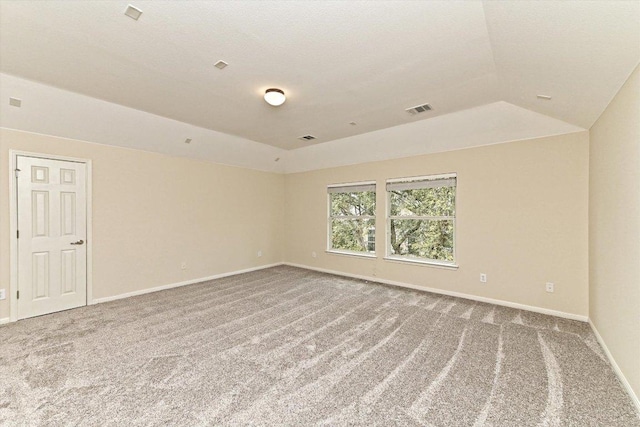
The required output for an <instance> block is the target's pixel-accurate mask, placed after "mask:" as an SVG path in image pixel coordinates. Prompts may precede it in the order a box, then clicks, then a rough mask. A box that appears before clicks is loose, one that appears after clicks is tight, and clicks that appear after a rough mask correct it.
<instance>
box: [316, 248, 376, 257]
mask: <svg viewBox="0 0 640 427" xmlns="http://www.w3.org/2000/svg"><path fill="white" fill-rule="evenodd" d="M325 252H326V253H328V254H332V255H346V256H354V257H357V258H377V257H378V256H377V255H376V254H374V253H371V252H356V251H345V250H339V249H327V250H326V251H325Z"/></svg>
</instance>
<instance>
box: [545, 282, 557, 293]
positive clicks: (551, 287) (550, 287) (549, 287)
mask: <svg viewBox="0 0 640 427" xmlns="http://www.w3.org/2000/svg"><path fill="white" fill-rule="evenodd" d="M545 289H546V290H547V292H551V293H553V291H555V285H554V284H553V283H551V282H547V284H546V286H545Z"/></svg>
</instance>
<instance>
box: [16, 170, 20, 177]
mask: <svg viewBox="0 0 640 427" xmlns="http://www.w3.org/2000/svg"><path fill="white" fill-rule="evenodd" d="M19 172H20V169H16V178H17V177H18V173H19Z"/></svg>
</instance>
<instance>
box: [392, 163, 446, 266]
mask: <svg viewBox="0 0 640 427" xmlns="http://www.w3.org/2000/svg"><path fill="white" fill-rule="evenodd" d="M451 178H454V179H455V180H456V186H455V188H456V191H455V201H456V204H455V215H454V216H453V217H449V216H398V215H395V216H393V217H392V216H391V194H390V193H391V192H390V191H389V190H387V184H393V183H400V182H415V181H435V180H440V179H451ZM385 193H386V194H385V202H386V206H385V217H386V220H385V255H384V259H385V260H387V261H394V262H401V263H410V264H420V265H426V266H431V267H439V268H446V269H457V268H458V254H457V247H458V244H457V234H458V233H457V230H458V226H457V225H458V224H457V217H458V174H457V173H455V172H452V173H445V174H434V175H424V176H414V177H404V178H392V179H387V180H386V182H385ZM392 219H399V220H402V219H414V220H422V221H425V220H426V221H428V220H451V221H453V261H451V262H449V261H442V260H436V259H429V258H420V257H410V256H407V255H396V254H393V253H392V248H391V220H392Z"/></svg>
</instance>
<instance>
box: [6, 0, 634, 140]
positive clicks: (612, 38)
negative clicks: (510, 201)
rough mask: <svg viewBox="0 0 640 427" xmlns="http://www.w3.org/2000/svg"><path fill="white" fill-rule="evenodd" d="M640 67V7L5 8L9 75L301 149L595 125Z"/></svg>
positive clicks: (36, 4)
mask: <svg viewBox="0 0 640 427" xmlns="http://www.w3.org/2000/svg"><path fill="white" fill-rule="evenodd" d="M129 3H131V4H133V5H134V6H135V7H137V8H139V9H141V10H142V11H143V13H142V16H141V17H140V18H139V19H138V20H137V21H136V20H133V19H131V18H129V17H127V16H125V15H124V11H125V9H126V7H127V5H128V4H129ZM218 60H224V61H226V62H227V63H228V64H229V65H228V67H226V68H225V69H222V70H219V69H217V68H215V67H214V64H215V63H216V61H218ZM639 61H640V2H638V1H590V2H584V1H545V2H539V1H531V2H530V1H484V2H480V1H424V2H382V1H379V2H377V1H376V2H373V1H362V2H359V1H349V2H342V1H336V2H334V1H320V2H307V1H298V2H287V1H277V2H275V1H274V2H253V1H250V2H245V1H234V2H231V1H230V2H211V1H189V2H181V1H139V0H130V1H82V2H75V1H46V2H41V1H2V2H1V3H0V72H2V73H6V74H8V75H11V76H16V77H20V78H23V79H28V80H33V81H36V82H40V83H44V84H46V85H50V86H55V87H57V88H61V89H65V90H67V91H71V92H76V93H79V94H83V95H87V96H90V97H94V98H98V99H101V100H105V101H109V102H112V103H116V104H120V105H123V106H127V107H131V108H135V109H137V110H142V111H145V112H148V113H152V114H155V115H159V116H163V117H167V118H171V119H174V120H177V121H180V122H184V123H188V124H191V125H195V126H199V127H201V128H205V129H210V130H214V131H218V132H222V133H226V134H230V135H234V136H238V137H241V138H245V139H248V140H252V141H256V142H259V143H263V144H268V145H271V146H273V147H278V148H282V149H286V150H290V149H297V148H301V147H307V146H310V145H322V144H323V143H326V142H329V141H334V140H338V139H342V138H347V137H352V136H354V135H359V134H364V133H368V132H372V131H377V130H381V129H385V128H390V127H393V126H398V125H402V124H407V123H411V122H416V121H427V122H428V121H429V120H434V119H435V118H436V117H437V116H445V115H450V114H454V115H455V114H457V115H455V117H462V116H461V115H460V113H459V112H461V111H463V110H469V109H473V108H478V107H483V106H498V105H499V106H500V107H499V108H496V107H487V108H485V109H484V110H483V111H485V114H486V113H487V112H489V111H491V112H492V114H504V115H505V120H507V118H508V117H510V114H511V115H513V114H514V111H515V112H517V114H519V115H520V116H521V115H522V113H520V111H521V110H522V109H526V110H529V111H530V112H531V114H534V115H535V117H536V120H537V121H536V122H535V123H539V124H537V126H538V125H539V126H540V127H541V129H542V128H545V127H549V128H550V129H551V128H553V129H556V128H557V127H558V123H559V121H560V122H564V124H566V126H567V128H568V129H579V128H582V129H587V128H589V127H590V126H591V125H592V124H593V123H594V121H595V120H596V119H597V118H598V116H599V115H600V113H601V112H602V111H603V110H604V108H605V107H606V106H607V104H608V103H609V101H610V100H611V99H612V98H613V96H614V95H615V93H616V92H617V90H618V89H619V88H620V87H621V85H622V84H623V83H624V81H625V80H626V78H627V77H628V76H629V74H630V73H631V71H632V70H633V69H634V68H635V67H636V66H637V64H638V62H639ZM270 87H278V88H281V89H283V90H284V91H285V92H286V94H287V101H286V103H285V104H284V105H282V106H281V107H278V108H275V107H271V106H269V105H267V104H266V103H265V102H264V101H263V100H262V94H263V93H264V91H265V89H267V88H270ZM537 95H546V96H550V97H551V99H550V100H546V99H540V98H538V96H537ZM2 103H3V104H4V103H5V101H4V100H3V101H2ZM424 103H429V104H431V106H432V107H433V111H431V112H428V113H421V114H418V115H415V116H412V115H409V114H408V113H406V112H405V109H406V108H408V107H412V106H414V105H418V104H424ZM3 108H6V107H4V106H3ZM60 108H64V106H60ZM456 112H458V113H456ZM467 116H469V117H468V120H478V118H477V117H476V118H474V114H471V115H469V114H468V115H467ZM465 117H466V116H465ZM546 119H548V120H547V121H545V120H546ZM465 120H467V119H465ZM482 120H484V121H486V120H487V118H486V117H485V116H482ZM350 122H355V123H356V124H355V125H353V124H350ZM461 125H463V126H464V123H463V122H461ZM305 134H312V135H314V136H316V137H317V140H315V141H313V142H308V141H301V140H299V139H298V137H299V136H301V135H305Z"/></svg>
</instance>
